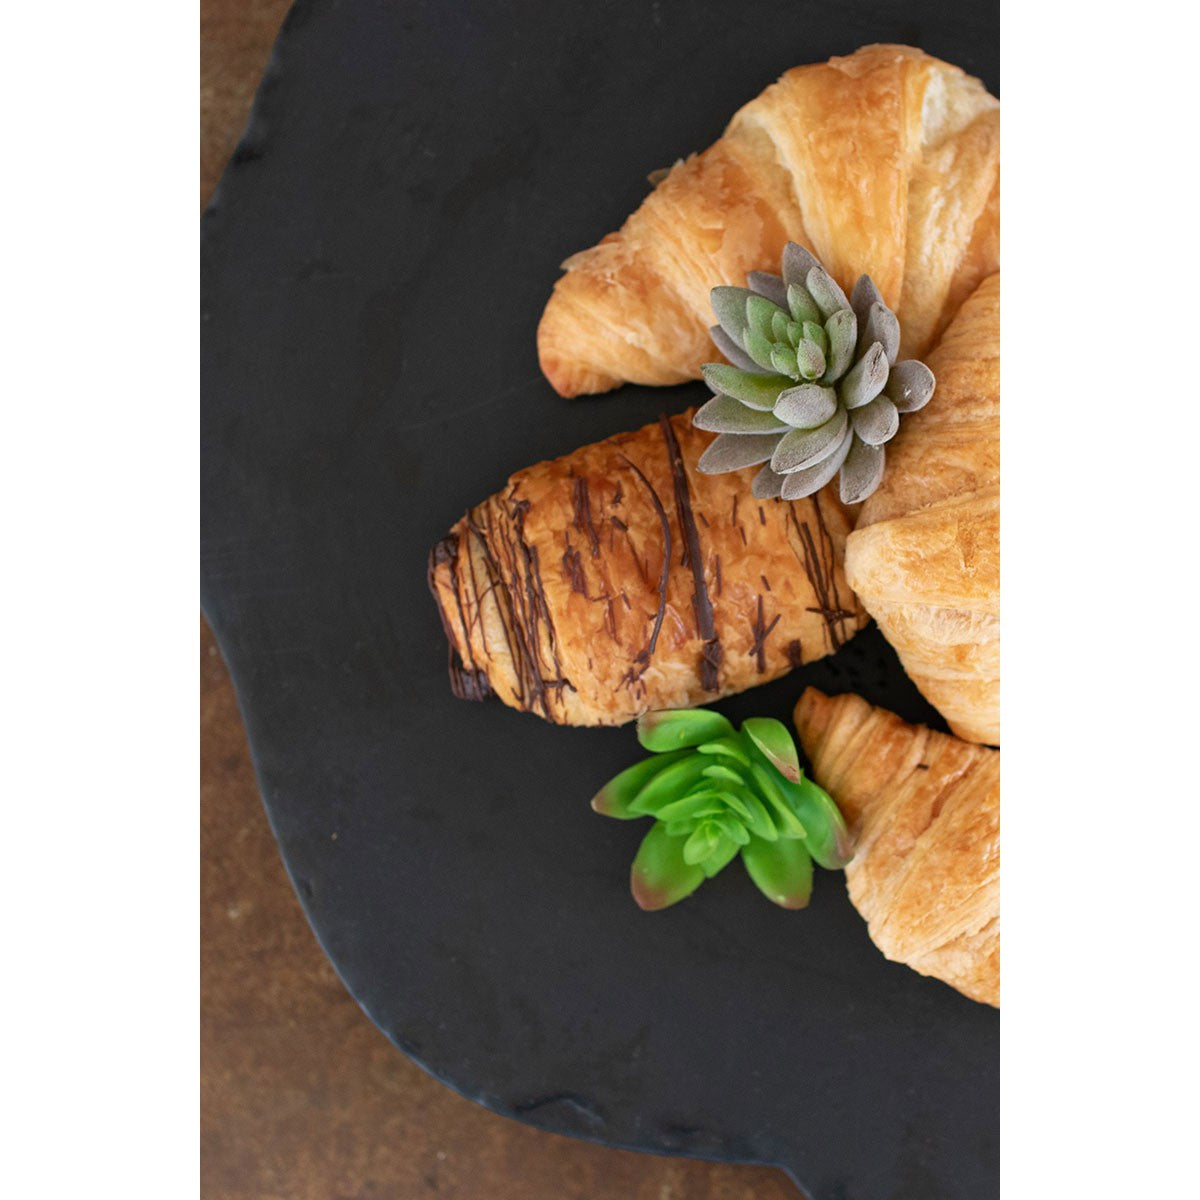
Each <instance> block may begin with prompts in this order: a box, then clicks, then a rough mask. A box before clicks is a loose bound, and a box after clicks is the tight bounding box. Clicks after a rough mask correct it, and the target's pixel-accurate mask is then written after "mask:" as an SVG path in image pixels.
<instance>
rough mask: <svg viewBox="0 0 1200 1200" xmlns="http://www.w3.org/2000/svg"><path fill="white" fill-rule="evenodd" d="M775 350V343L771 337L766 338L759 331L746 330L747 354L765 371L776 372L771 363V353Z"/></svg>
mask: <svg viewBox="0 0 1200 1200" xmlns="http://www.w3.org/2000/svg"><path fill="white" fill-rule="evenodd" d="M774 348H775V343H774V342H772V341H771V339H770V338H769V337H764V336H763V335H762V334H761V333H759V332H758V330H757V329H747V330H746V353H747V354H749V355H750V357H751V358H752V359H754V361H755V362H756V363H758V365H759V366H760V367H762V369H763V370H764V371H774V370H775V368H774V366H773V365H772V363H771V351H772V350H773V349H774Z"/></svg>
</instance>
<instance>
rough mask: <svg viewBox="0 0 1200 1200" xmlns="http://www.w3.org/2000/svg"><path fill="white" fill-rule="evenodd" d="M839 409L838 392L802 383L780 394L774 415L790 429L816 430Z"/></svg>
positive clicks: (816, 384)
mask: <svg viewBox="0 0 1200 1200" xmlns="http://www.w3.org/2000/svg"><path fill="white" fill-rule="evenodd" d="M837 409H838V398H837V392H835V391H834V390H833V388H831V387H822V386H821V385H820V384H819V383H802V384H800V385H799V387H793V388H786V389H784V391H782V392H780V393H779V398H778V399H777V400H776V401H775V412H774V415H775V417H776V419H777V420H779V421H782V422H783V424H784V425H785V426H787V427H788V428H791V429H816V428H817V426H818V425H824V424H825V422H826V421H828V420H829V419H830V417H832V416H833V415H834V413H836V412H837ZM701 411H703V410H701ZM697 415H699V414H697ZM701 428H703V426H702V427H701Z"/></svg>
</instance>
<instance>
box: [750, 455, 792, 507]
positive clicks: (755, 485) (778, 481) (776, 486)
mask: <svg viewBox="0 0 1200 1200" xmlns="http://www.w3.org/2000/svg"><path fill="white" fill-rule="evenodd" d="M783 480H784V476H782V475H778V474H776V473H775V472H774V471H772V470H771V467H770V465H769V464H768V465H767V466H765V467H763V468H762V469H761V470H760V471H759V473H758V474H757V475H755V477H754V479H753V480H752V481H751V483H750V495H752V496H753V497H754V498H755V500H778V499H779V493H780V492H781V491H782V490H783Z"/></svg>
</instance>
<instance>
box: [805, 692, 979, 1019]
mask: <svg viewBox="0 0 1200 1200" xmlns="http://www.w3.org/2000/svg"><path fill="white" fill-rule="evenodd" d="M795 721H796V729H797V731H798V732H799V734H800V743H801V745H802V746H803V747H804V752H805V754H806V755H807V756H808V758H809V761H810V762H811V763H812V775H813V778H814V779H815V780H816V781H817V782H818V783H819V784H820V785H821V786H822V787H823V788H824V789H825V790H826V791H827V792H829V794H830V795H831V796H832V797H833V798H834V800H835V801H836V802H837V804H838V807H839V808H840V809H841V810H842V812H843V814H844V815H845V817H846V819H847V820H848V821H849V822H850V823H851V825H852V830H853V833H854V835H855V838H856V842H855V854H854V858H853V859H852V860H851V861H850V863H849V865H848V866H847V867H846V887H847V890H848V891H849V893H850V899H851V901H852V902H853V904H854V907H855V908H857V909H858V911H859V912H860V913H861V914H862V915H863V917H865V918H866V921H867V929H868V932H869V933H870V935H871V940H872V941H873V942H874V943H875V944H876V945H877V946H878V947H879V948H880V950H882V951H883V953H884V954H885V955H887V957H888V958H890V959H892V960H894V961H896V962H902V963H906V964H907V965H908V966H910V967H912V968H913V970H914V971H919V972H920V973H921V974H922V975H933V976H935V977H936V978H938V979H941V980H944V981H945V982H946V983H948V984H950V985H951V986H952V987H955V988H957V989H958V990H959V991H960V992H962V993H963V994H964V995H967V996H970V997H971V998H972V999H973V1000H980V1001H982V1002H983V1003H985V1004H992V1005H996V1006H999V1004H1000V752H999V751H998V750H992V749H990V748H988V747H986V746H976V745H972V744H970V743H967V742H963V741H960V740H959V739H958V738H956V737H951V736H950V735H949V734H945V733H936V732H934V731H932V730H930V729H926V728H925V727H924V726H921V725H909V724H908V723H907V722H905V721H902V720H901V719H900V718H899V717H897V716H896V715H895V714H894V713H890V712H887V711H886V710H885V709H882V708H874V707H872V706H871V705H870V704H868V703H867V702H866V701H865V700H863V699H862V697H861V696H852V695H851V696H836V697H829V696H825V695H823V694H822V693H821V692H818V691H817V690H816V689H815V688H809V689H808V690H807V691H805V693H804V694H803V695H802V696H801V697H800V702H799V703H798V704H797V705H796V711H795Z"/></svg>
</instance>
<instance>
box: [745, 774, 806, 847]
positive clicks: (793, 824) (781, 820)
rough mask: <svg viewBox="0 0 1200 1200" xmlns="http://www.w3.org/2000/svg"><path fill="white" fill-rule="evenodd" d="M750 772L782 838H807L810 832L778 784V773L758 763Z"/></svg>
mask: <svg viewBox="0 0 1200 1200" xmlns="http://www.w3.org/2000/svg"><path fill="white" fill-rule="evenodd" d="M750 771H751V774H752V775H753V776H754V782H755V785H756V786H757V790H758V792H759V794H760V795H761V796H762V797H763V799H764V800H765V801H766V802H767V804H768V805H769V806H770V808H771V812H772V815H773V817H774V821H775V826H776V828H777V829H778V830H779V833H780V836H781V837H799V838H802V837H806V836H807V834H808V830H806V829H805V828H804V823H803V822H802V821H801V820H800V818H799V817H798V816H796V813H795V810H794V808H793V807H792V804H791V803H790V801H789V800H788V796H787V793H786V792H785V791H784V789H783V788H782V787H781V786H780V784H779V782H778V777H777V775H776V773H775V772H773V771H768V770H766V769H765V768H764V767H760V766H759V765H758V763H751V765H750Z"/></svg>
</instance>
